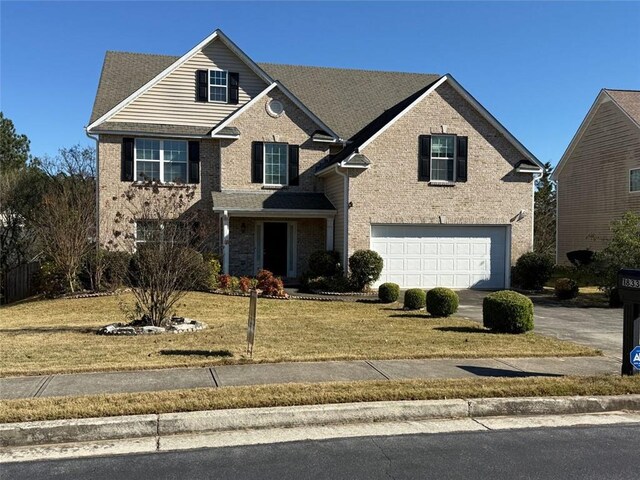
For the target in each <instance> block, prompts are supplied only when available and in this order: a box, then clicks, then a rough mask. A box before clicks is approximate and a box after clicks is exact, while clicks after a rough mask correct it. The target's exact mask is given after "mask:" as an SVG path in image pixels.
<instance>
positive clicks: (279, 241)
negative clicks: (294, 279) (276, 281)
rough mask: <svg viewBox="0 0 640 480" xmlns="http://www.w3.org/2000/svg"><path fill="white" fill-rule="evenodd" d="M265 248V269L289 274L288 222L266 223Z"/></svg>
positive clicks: (279, 273) (282, 274)
mask: <svg viewBox="0 0 640 480" xmlns="http://www.w3.org/2000/svg"><path fill="white" fill-rule="evenodd" d="M263 238H264V240H263V244H264V250H263V257H262V258H263V260H262V262H263V263H262V264H263V267H264V269H265V270H269V271H270V272H271V273H273V274H274V275H277V276H281V277H286V276H287V223H286V222H265V223H264V237H263Z"/></svg>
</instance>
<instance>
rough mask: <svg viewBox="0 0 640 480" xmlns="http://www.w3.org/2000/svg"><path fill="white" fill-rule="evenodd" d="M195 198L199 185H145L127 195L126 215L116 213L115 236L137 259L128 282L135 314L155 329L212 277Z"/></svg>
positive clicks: (128, 190)
mask: <svg viewBox="0 0 640 480" xmlns="http://www.w3.org/2000/svg"><path fill="white" fill-rule="evenodd" d="M194 197H195V187H194V186H190V185H189V186H186V185H176V186H163V187H162V188H160V187H159V186H158V185H157V184H155V183H152V182H145V183H143V184H141V185H132V186H130V187H129V188H128V189H127V190H126V191H125V192H124V194H123V198H124V199H125V200H126V205H127V207H126V211H125V212H120V211H118V212H116V215H115V217H116V219H115V221H114V225H115V229H114V231H113V234H114V237H115V238H116V241H119V242H120V243H121V245H123V246H124V247H125V248H126V249H128V250H129V251H130V252H131V253H132V255H133V259H132V264H131V268H130V271H129V275H128V279H127V284H128V286H130V287H131V291H132V293H133V296H134V298H135V302H136V304H135V311H136V313H137V314H138V315H140V316H141V317H143V318H145V319H146V320H147V321H148V322H149V323H151V324H152V325H155V326H161V325H164V324H166V323H167V322H168V321H169V320H170V319H171V315H172V314H173V309H174V307H175V305H176V303H177V302H178V301H179V300H180V299H181V298H183V297H184V295H185V294H186V293H187V292H188V291H189V290H195V289H196V288H197V287H198V286H199V285H201V284H202V282H203V280H204V279H203V276H204V275H206V274H207V272H206V268H205V264H204V261H203V258H202V255H201V254H200V253H198V251H197V249H198V248H201V247H202V246H203V245H204V243H205V241H206V239H207V235H206V231H207V229H206V226H205V225H204V224H203V223H202V222H201V221H200V220H201V216H200V215H199V212H198V211H197V209H195V208H189V207H190V205H191V203H192V201H193V199H194ZM132 228H133V229H134V230H136V231H133V230H132ZM118 239H119V240H118Z"/></svg>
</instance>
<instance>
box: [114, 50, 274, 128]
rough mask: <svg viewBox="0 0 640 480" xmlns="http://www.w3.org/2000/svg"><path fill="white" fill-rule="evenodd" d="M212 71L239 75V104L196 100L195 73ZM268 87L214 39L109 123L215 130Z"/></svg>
mask: <svg viewBox="0 0 640 480" xmlns="http://www.w3.org/2000/svg"><path fill="white" fill-rule="evenodd" d="M210 68H211V69H219V70H227V71H230V72H238V73H239V75H240V91H239V102H238V104H237V105H231V104H222V103H204V102H197V101H196V70H207V69H210ZM266 87H267V84H266V83H265V82H264V81H263V80H262V79H261V78H260V77H258V76H257V75H256V74H255V73H254V72H253V71H252V70H251V69H250V68H249V67H248V66H247V65H246V64H245V63H244V62H243V61H241V60H240V59H239V58H238V57H237V56H236V55H235V54H234V53H233V52H232V51H231V50H229V48H227V47H226V45H224V43H222V42H221V41H219V40H218V39H214V40H213V41H212V42H210V43H209V44H207V45H206V46H205V47H204V48H203V49H202V50H201V51H199V52H198V53H196V54H195V55H194V56H193V57H191V58H190V59H189V60H188V61H186V62H185V63H184V64H183V65H181V66H180V67H178V68H177V69H176V70H175V71H173V72H171V73H170V74H169V75H167V76H166V77H165V78H163V79H162V80H160V81H159V82H158V83H157V84H156V85H154V86H153V87H151V88H150V89H149V90H147V91H146V92H144V93H143V94H142V95H140V96H139V97H138V98H136V99H135V100H134V101H133V102H131V103H130V104H129V105H127V106H126V107H124V108H123V109H122V110H121V111H119V112H118V113H116V114H115V115H114V116H113V117H111V118H110V119H109V120H110V121H112V122H132V123H159V124H172V125H198V126H210V127H214V126H215V125H217V124H218V123H219V122H220V121H221V120H223V119H224V118H226V117H227V116H228V115H230V114H231V113H233V112H234V111H235V110H236V109H238V108H240V107H242V106H243V105H244V104H245V103H247V102H248V101H249V100H251V99H252V98H253V97H255V96H256V95H258V94H259V93H260V92H261V91H262V90H264V89H265V88H266Z"/></svg>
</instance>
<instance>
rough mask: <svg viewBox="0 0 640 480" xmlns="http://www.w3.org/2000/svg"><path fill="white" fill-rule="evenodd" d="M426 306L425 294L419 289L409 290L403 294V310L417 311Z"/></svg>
mask: <svg viewBox="0 0 640 480" xmlns="http://www.w3.org/2000/svg"><path fill="white" fill-rule="evenodd" d="M426 304H427V294H426V292H425V291H424V290H421V289H419V288H410V289H409V290H407V291H406V292H404V308H406V309H407V310H419V309H421V308H424V307H425V305H426Z"/></svg>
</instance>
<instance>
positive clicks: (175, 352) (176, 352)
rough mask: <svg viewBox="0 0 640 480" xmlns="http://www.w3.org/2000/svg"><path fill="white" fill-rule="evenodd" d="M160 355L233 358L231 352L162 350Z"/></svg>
mask: <svg viewBox="0 0 640 480" xmlns="http://www.w3.org/2000/svg"><path fill="white" fill-rule="evenodd" d="M160 355H194V356H195V355H197V356H200V357H233V353H232V352H230V351H229V350H160Z"/></svg>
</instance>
